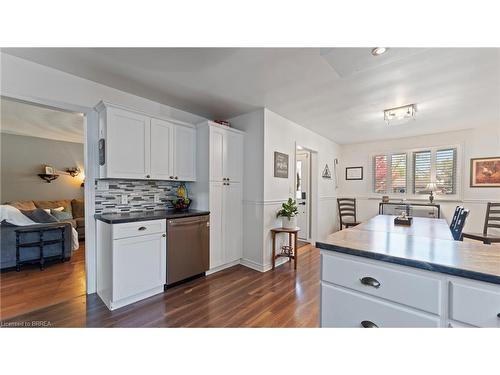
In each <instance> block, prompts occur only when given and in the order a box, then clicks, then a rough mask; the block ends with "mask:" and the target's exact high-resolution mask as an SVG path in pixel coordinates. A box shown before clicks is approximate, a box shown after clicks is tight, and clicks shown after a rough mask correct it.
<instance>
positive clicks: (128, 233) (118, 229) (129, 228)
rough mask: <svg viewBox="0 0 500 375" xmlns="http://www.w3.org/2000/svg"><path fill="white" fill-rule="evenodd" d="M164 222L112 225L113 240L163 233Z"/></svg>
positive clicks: (151, 221)
mask: <svg viewBox="0 0 500 375" xmlns="http://www.w3.org/2000/svg"><path fill="white" fill-rule="evenodd" d="M166 228H167V222H166V220H148V221H136V222H133V223H123V224H113V239H115V240H116V239H118V238H127V237H135V236H144V235H147V234H153V233H164V232H165V231H166Z"/></svg>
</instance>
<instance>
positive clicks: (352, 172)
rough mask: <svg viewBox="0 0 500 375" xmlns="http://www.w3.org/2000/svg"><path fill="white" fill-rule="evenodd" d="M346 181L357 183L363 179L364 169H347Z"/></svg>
mask: <svg viewBox="0 0 500 375" xmlns="http://www.w3.org/2000/svg"><path fill="white" fill-rule="evenodd" d="M345 179H346V180H347V181H356V180H362V179H363V167H346V169H345Z"/></svg>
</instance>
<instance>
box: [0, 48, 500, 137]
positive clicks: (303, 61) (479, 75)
mask: <svg viewBox="0 0 500 375" xmlns="http://www.w3.org/2000/svg"><path fill="white" fill-rule="evenodd" d="M370 51H371V48H257V49H245V48H185V49H179V48H156V49H155V48H124V49H118V48H103V49H96V48H84V49H77V48H50V49H30V48H24V49H3V52H6V53H9V54H13V55H16V56H18V57H21V58H26V59H28V60H32V61H35V62H38V63H40V64H43V65H47V66H51V67H54V68H56V69H60V70H62V71H65V72H68V73H72V74H75V75H77V76H80V77H83V78H87V79H90V80H92V81H96V82H100V83H102V84H105V85H108V86H111V87H114V88H117V89H120V90H123V91H127V92H130V93H133V94H136V95H139V96H143V97H146V98H149V99H151V100H154V101H157V102H160V103H164V104H167V105H170V106H173V107H177V108H180V109H183V110H186V111H188V112H192V113H195V114H197V115H200V116H204V117H207V118H221V119H226V118H230V117H233V116H236V115H239V114H242V113H245V112H249V111H251V110H254V109H256V108H261V107H267V108H268V109H270V110H271V111H274V112H276V113H278V114H280V115H282V116H284V117H286V118H288V119H290V120H292V121H295V122H297V123H299V124H301V125H303V126H305V127H307V128H309V129H311V130H313V131H315V132H317V133H319V134H322V135H324V136H326V137H328V138H330V139H332V140H334V141H336V142H338V143H354V142H363V141H371V140H381V139H387V138H399V137H409V136H415V135H421V134H431V133H439V132H445V131H452V130H459V129H470V128H474V127H479V126H484V125H492V124H500V120H499V116H500V107H499V105H500V52H499V51H500V50H499V49H481V48H460V49H451V48H432V49H424V48H419V49H413V48H412V49H406V48H391V49H389V51H388V52H387V53H386V54H385V55H382V56H378V57H374V56H372V55H371V54H370ZM409 103H416V104H417V108H418V112H417V120H416V121H410V122H408V123H406V124H403V125H400V126H397V127H391V128H389V127H388V126H387V125H386V124H385V123H384V120H383V110H384V109H387V108H391V107H396V106H400V105H404V104H409Z"/></svg>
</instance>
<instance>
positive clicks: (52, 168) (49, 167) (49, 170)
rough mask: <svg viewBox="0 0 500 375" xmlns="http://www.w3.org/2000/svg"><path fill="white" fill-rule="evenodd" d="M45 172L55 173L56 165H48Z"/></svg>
mask: <svg viewBox="0 0 500 375" xmlns="http://www.w3.org/2000/svg"><path fill="white" fill-rule="evenodd" d="M44 173H45V174H54V167H51V166H50V165H46V166H45V167H44Z"/></svg>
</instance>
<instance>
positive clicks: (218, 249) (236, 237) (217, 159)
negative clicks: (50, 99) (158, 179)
mask: <svg viewBox="0 0 500 375" xmlns="http://www.w3.org/2000/svg"><path fill="white" fill-rule="evenodd" d="M243 147H244V133H243V132H241V131H239V130H236V129H232V128H229V127H225V126H223V125H219V124H216V123H214V122H212V121H205V122H203V123H201V124H199V125H198V129H197V157H198V166H197V171H198V173H197V182H196V184H194V186H193V190H194V192H195V195H196V197H197V199H198V202H195V203H196V208H199V209H208V210H209V211H210V271H209V272H215V271H218V270H221V269H224V268H226V267H230V266H232V265H234V264H237V263H239V262H240V259H241V258H242V256H243V190H242V182H243Z"/></svg>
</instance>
